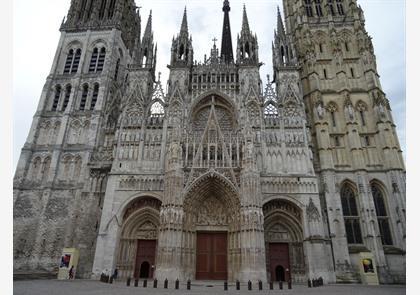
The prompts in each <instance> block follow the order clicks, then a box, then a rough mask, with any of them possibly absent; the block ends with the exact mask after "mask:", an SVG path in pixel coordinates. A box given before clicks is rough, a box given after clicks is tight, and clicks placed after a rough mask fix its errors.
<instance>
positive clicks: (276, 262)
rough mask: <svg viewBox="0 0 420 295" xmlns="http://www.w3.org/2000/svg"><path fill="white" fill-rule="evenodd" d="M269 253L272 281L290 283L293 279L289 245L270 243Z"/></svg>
mask: <svg viewBox="0 0 420 295" xmlns="http://www.w3.org/2000/svg"><path fill="white" fill-rule="evenodd" d="M268 251H269V252H268V255H269V261H270V273H271V281H279V280H282V281H286V282H287V281H289V279H290V278H291V277H290V273H291V270H290V263H289V261H290V259H289V244H286V243H270V244H269V250H268Z"/></svg>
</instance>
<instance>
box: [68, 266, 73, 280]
mask: <svg viewBox="0 0 420 295" xmlns="http://www.w3.org/2000/svg"><path fill="white" fill-rule="evenodd" d="M73 268H74V265H72V266H71V268H70V270H69V280H73V276H74V270H73Z"/></svg>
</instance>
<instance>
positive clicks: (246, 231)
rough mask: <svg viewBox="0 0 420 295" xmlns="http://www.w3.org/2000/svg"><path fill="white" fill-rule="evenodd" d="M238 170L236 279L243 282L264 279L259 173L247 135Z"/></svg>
mask: <svg viewBox="0 0 420 295" xmlns="http://www.w3.org/2000/svg"><path fill="white" fill-rule="evenodd" d="M247 137H248V138H247V140H246V141H247V142H246V143H245V146H244V152H243V155H244V158H243V163H242V167H243V169H244V170H243V171H242V172H241V188H240V197H241V211H240V213H241V214H240V218H241V231H240V248H241V269H240V272H239V274H238V277H237V279H239V280H240V281H242V282H247V281H248V280H251V281H253V282H256V281H258V280H261V281H266V280H267V270H266V261H265V243H264V214H263V211H262V195H261V180H260V175H259V173H258V172H257V171H256V162H255V154H254V145H253V143H252V141H251V139H250V138H251V137H249V136H247Z"/></svg>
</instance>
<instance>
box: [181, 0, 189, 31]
mask: <svg viewBox="0 0 420 295" xmlns="http://www.w3.org/2000/svg"><path fill="white" fill-rule="evenodd" d="M183 33H187V35H188V21H187V6H185V9H184V16H183V17H182V24H181V35H182V34H183Z"/></svg>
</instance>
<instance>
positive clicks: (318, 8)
mask: <svg viewBox="0 0 420 295" xmlns="http://www.w3.org/2000/svg"><path fill="white" fill-rule="evenodd" d="M315 10H316V15H318V16H319V17H321V16H323V13H322V7H321V0H315Z"/></svg>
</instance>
